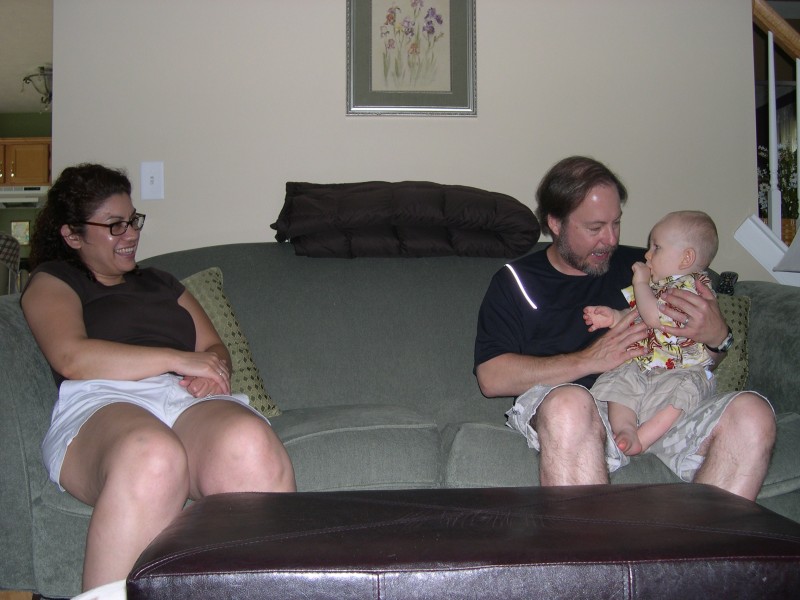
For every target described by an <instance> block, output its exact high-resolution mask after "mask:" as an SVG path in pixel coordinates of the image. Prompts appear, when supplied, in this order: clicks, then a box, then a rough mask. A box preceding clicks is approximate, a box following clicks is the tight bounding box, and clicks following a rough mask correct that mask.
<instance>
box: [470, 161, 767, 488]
mask: <svg viewBox="0 0 800 600" xmlns="http://www.w3.org/2000/svg"><path fill="white" fill-rule="evenodd" d="M536 197H537V201H538V208H537V216H538V218H539V221H540V225H541V227H542V231H543V232H544V233H549V234H550V235H551V237H552V238H553V243H552V244H551V245H550V246H548V247H547V248H546V249H545V250H543V251H542V252H536V253H534V254H531V255H528V256H526V257H523V258H521V259H518V260H516V261H514V262H512V263H511V264H510V265H507V266H506V267H504V268H503V269H501V270H500V271H499V272H498V273H497V274H496V275H495V276H494V278H493V279H492V282H491V284H490V286H489V289H488V291H487V293H486V297H485V298H484V300H483V304H482V306H481V309H480V314H479V319H478V334H477V338H476V342H475V365H476V367H475V373H476V376H477V379H478V384H479V385H480V388H481V391H482V392H483V393H484V395H486V396H517V399H516V401H515V403H514V406H513V408H512V409H511V410H510V411H509V412H508V413H507V414H508V417H509V420H508V423H509V425H510V426H511V427H513V428H514V429H517V430H518V431H520V433H522V434H523V435H525V437H526V438H527V440H528V445H529V446H530V447H532V448H535V449H537V450H539V451H540V481H541V483H542V485H582V484H600V483H608V472H609V470H611V471H613V470H615V469H617V468H619V467H621V466H624V465H625V464H627V462H628V460H629V459H628V457H627V456H625V455H624V454H623V453H622V452H621V451H620V450H619V448H617V446H616V444H615V443H614V440H613V437H612V434H611V429H610V427H609V424H608V417H607V411H606V406H605V404H604V403H597V402H595V400H594V398H593V397H592V395H591V393H590V391H589V388H591V386H592V384H593V383H594V380H595V379H596V377H597V375H598V374H600V373H603V372H605V371H609V370H611V369H613V368H615V367H617V366H619V365H621V364H622V363H624V362H625V361H626V360H628V359H630V358H633V357H635V356H640V355H642V354H644V353H645V350H644V349H641V348H640V349H631V348H632V345H633V343H634V342H636V341H638V340H641V339H642V338H644V337H645V325H644V324H641V323H634V318H635V316H636V314H635V311H632V312H631V313H630V314H629V315H627V316H626V317H625V319H624V320H623V321H622V322H621V323H620V324H619V325H618V326H617V327H614V328H613V329H610V330H607V331H606V332H605V333H602V332H589V331H588V328H587V327H586V324H585V323H584V321H583V316H582V313H583V308H584V307H585V306H586V305H601V304H602V305H607V306H611V307H614V308H625V307H626V306H627V304H626V301H625V299H624V296H623V295H622V293H621V291H620V290H621V289H622V288H624V287H627V286H628V285H630V282H631V276H632V273H631V267H632V265H633V263H634V262H636V261H642V260H643V255H644V251H643V250H637V249H634V248H627V247H624V246H623V247H619V232H620V221H621V218H622V205H623V203H624V202H625V201H626V199H627V191H626V189H625V186H624V185H623V184H622V183H621V181H620V180H619V178H618V177H617V176H616V175H615V174H614V173H612V172H611V171H610V170H609V169H608V168H607V167H606V166H605V165H603V164H602V163H599V162H597V161H595V160H593V159H590V158H586V157H580V156H576V157H570V158H566V159H564V160H562V161H560V162H559V163H557V164H556V165H555V166H553V167H552V168H551V169H550V171H549V172H548V173H547V174H546V175H545V176H544V178H543V179H542V182H541V184H540V185H539V189H538V191H537V194H536ZM665 300H667V301H668V302H669V304H671V305H672V307H674V308H672V307H670V308H667V309H665V313H666V314H667V315H668V316H670V317H672V318H673V319H674V320H675V322H676V323H679V326H678V327H664V331H665V332H667V333H673V334H678V333H679V334H680V335H682V336H685V337H690V338H692V339H694V340H696V341H699V342H702V343H704V344H706V346H707V348H708V349H709V350H710V351H711V354H712V356H713V357H714V359H715V361H716V362H717V363H719V362H720V361H721V360H722V359H723V358H724V356H725V352H726V351H727V350H728V348H729V347H730V344H731V342H732V336H731V334H730V329H729V328H728V326H727V324H726V323H725V321H724V319H723V317H722V314H721V313H720V310H719V306H718V305H717V302H716V299H715V298H714V296H713V294H712V293H711V292H710V291H707V290H704V291H701V293H700V295H695V294H691V293H689V292H686V291H674V292H670V293H669V295H668V296H665ZM774 442H775V416H774V413H773V411H772V407H771V406H770V405H769V403H768V402H767V401H766V399H765V398H763V397H762V396H760V395H758V394H755V393H753V392H741V393H731V394H726V395H718V396H716V397H714V398H713V400H712V402H711V403H709V404H706V405H704V406H703V407H702V408H701V409H699V410H698V411H695V412H692V413H689V414H684V415H683V416H682V417H681V418H680V419H679V420H678V422H676V423H675V425H674V426H673V428H672V429H671V430H670V431H669V432H668V433H667V434H666V435H665V436H664V438H663V440H662V441H661V442H660V443H659V444H658V447H656V445H654V446H653V447H652V448H651V449H650V452H652V453H655V454H656V455H657V456H658V457H659V459H661V460H662V461H663V462H664V463H665V464H666V465H667V466H668V467H669V468H670V469H671V470H672V471H673V472H674V473H676V474H677V475H678V476H679V477H681V478H682V479H684V480H686V481H695V482H698V483H709V484H713V485H716V486H718V487H721V488H723V489H725V490H728V491H730V492H733V493H735V494H738V495H740V496H743V497H745V498H748V499H750V500H755V497H756V495H757V494H758V491H759V490H760V489H761V484H762V482H763V480H764V477H765V475H766V472H767V466H768V463H769V457H770V453H771V451H772V447H773V445H774Z"/></svg>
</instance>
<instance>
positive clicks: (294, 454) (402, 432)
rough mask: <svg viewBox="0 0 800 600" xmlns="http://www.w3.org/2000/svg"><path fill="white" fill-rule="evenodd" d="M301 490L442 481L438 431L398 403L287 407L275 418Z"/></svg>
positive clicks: (399, 486)
mask: <svg viewBox="0 0 800 600" xmlns="http://www.w3.org/2000/svg"><path fill="white" fill-rule="evenodd" d="M272 423H273V426H274V428H275V431H276V432H277V434H278V436H279V437H280V438H281V440H283V443H284V445H285V446H286V451H287V452H288V453H289V457H290V458H291V459H292V464H293V465H294V470H295V477H296V480H297V489H298V491H301V492H314V491H323V490H325V491H333V490H336V491H342V490H370V489H408V488H430V487H438V485H439V430H438V427H437V426H436V423H434V422H433V420H432V419H430V418H428V417H424V416H421V415H419V414H417V413H416V412H414V411H412V410H409V409H407V408H403V407H400V406H380V405H349V406H347V405H346V406H326V407H320V408H299V409H294V410H285V411H283V414H282V415H281V416H280V417H279V418H277V419H272Z"/></svg>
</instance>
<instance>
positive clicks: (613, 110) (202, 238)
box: [53, 0, 771, 279]
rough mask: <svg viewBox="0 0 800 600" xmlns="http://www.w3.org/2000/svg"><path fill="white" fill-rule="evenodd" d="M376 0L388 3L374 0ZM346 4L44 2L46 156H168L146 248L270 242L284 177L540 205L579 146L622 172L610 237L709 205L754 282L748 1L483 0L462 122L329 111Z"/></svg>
mask: <svg viewBox="0 0 800 600" xmlns="http://www.w3.org/2000/svg"><path fill="white" fill-rule="evenodd" d="M387 1H388V0H387ZM345 4H346V3H345V0H297V1H294V2H287V1H285V0H280V1H279V0H235V1H231V2H220V1H219V0H170V1H169V2H164V1H162V0H143V1H137V2H131V1H130V0H59V1H58V2H55V3H54V5H55V7H54V8H55V14H54V68H55V82H54V87H55V101H54V107H53V121H54V123H53V137H54V151H53V163H54V171H55V172H56V173H57V172H59V171H60V170H61V169H62V168H63V167H65V166H67V165H69V164H72V163H75V162H79V161H87V160H91V161H101V162H104V163H106V164H109V165H114V166H122V167H125V168H127V169H128V171H129V173H130V174H131V175H132V179H134V182H135V184H136V186H137V187H138V178H139V163H140V162H141V161H146V160H162V161H164V163H165V172H166V177H165V179H166V196H167V197H166V199H165V200H164V201H141V200H139V199H138V192H135V196H136V197H135V199H134V200H135V203H136V205H137V207H138V208H139V209H140V210H142V211H144V212H146V213H147V215H148V219H147V228H146V235H145V236H144V239H143V241H142V243H141V249H140V254H139V256H140V257H141V258H144V257H147V256H152V255H154V254H159V253H162V252H167V251H172V250H179V249H185V248H191V247H197V246H203V245H209V244H222V243H229V242H236V241H267V240H269V241H271V240H273V235H274V231H273V230H271V229H269V224H270V223H272V222H273V221H274V220H275V219H276V217H277V215H278V212H279V210H280V208H281V206H282V203H283V194H284V184H285V182H286V181H288V180H303V181H314V182H345V181H361V180H368V179H384V180H391V181H397V180H403V179H427V180H432V181H437V182H441V183H459V184H465V185H473V186H477V187H482V188H487V189H491V190H496V191H501V192H505V193H508V194H511V195H513V196H515V197H517V198H519V199H520V200H521V201H523V202H525V203H526V204H528V205H530V206H531V207H534V200H533V193H534V189H535V186H536V184H537V182H538V180H539V178H540V177H541V175H542V174H543V173H544V171H545V170H546V169H547V168H548V167H549V166H550V165H551V164H552V163H554V162H555V161H556V160H558V159H559V158H562V157H563V156H565V155H568V154H574V153H581V154H588V155H592V156H594V157H596V158H598V159H600V160H603V161H604V162H606V163H607V164H609V165H610V166H611V167H612V168H613V169H615V170H617V171H618V172H619V173H620V175H621V176H622V178H623V179H624V181H625V182H626V184H627V185H628V187H629V191H630V194H631V200H630V202H629V203H628V206H627V208H626V210H625V219H624V227H623V242H624V243H630V244H643V243H644V242H645V239H646V234H647V231H648V230H649V228H650V226H651V225H652V223H653V222H654V220H655V219H656V218H657V217H658V216H659V215H661V214H662V213H664V212H665V211H667V210H671V209H678V208H687V207H694V208H699V209H703V210H706V211H708V212H709V213H710V214H711V215H712V216H713V217H714V219H715V220H716V222H717V224H718V227H719V230H720V237H721V249H720V253H719V255H718V258H717V260H716V261H715V263H714V267H715V268H716V269H717V270H720V271H721V270H729V269H732V270H737V271H739V272H740V274H741V275H742V278H749V279H770V278H771V276H770V274H769V273H767V272H766V271H764V270H763V269H762V268H761V267H760V266H759V265H758V264H757V263H756V262H755V261H754V260H753V259H751V258H750V257H749V255H747V253H746V252H745V251H744V250H743V249H742V248H741V247H740V246H739V245H738V243H737V242H736V241H735V240H734V239H733V232H734V231H735V229H736V228H737V227H738V226H739V224H740V223H741V222H742V221H743V220H744V219H745V218H746V217H747V216H748V214H750V213H751V212H753V210H754V197H755V188H756V181H755V172H754V164H755V126H754V117H753V114H754V100H753V59H752V25H751V5H750V0H647V1H646V2H643V1H642V0H602V1H594V0H559V1H557V2H556V1H555V0H491V1H490V0H478V5H477V31H478V34H477V36H478V37H477V47H478V117H477V118H380V117H346V116H345V68H346V65H345V18H346V15H345Z"/></svg>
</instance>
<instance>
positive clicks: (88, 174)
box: [28, 163, 131, 278]
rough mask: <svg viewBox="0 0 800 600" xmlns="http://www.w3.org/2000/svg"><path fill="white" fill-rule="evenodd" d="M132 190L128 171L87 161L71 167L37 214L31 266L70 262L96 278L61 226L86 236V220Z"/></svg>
mask: <svg viewBox="0 0 800 600" xmlns="http://www.w3.org/2000/svg"><path fill="white" fill-rule="evenodd" d="M130 193H131V182H130V180H129V179H128V176H127V174H126V173H125V171H123V170H121V169H119V170H118V169H110V168H108V167H105V166H103V165H97V164H90V163H84V164H80V165H75V166H73V167H67V168H66V169H64V170H63V171H62V172H61V175H59V177H58V179H57V180H56V181H55V183H54V184H53V186H52V187H51V188H50V191H48V192H47V202H45V205H44V207H43V208H42V210H41V211H40V212H39V215H38V216H37V217H36V222H35V223H34V226H33V233H32V234H31V252H30V257H29V259H28V260H29V262H30V268H31V270H33V269H34V268H36V266H37V265H40V264H42V263H44V262H47V261H49V260H63V261H66V262H68V263H70V264H72V265H74V266H76V267H77V268H79V269H81V270H82V271H84V272H86V273H87V275H89V277H91V278H93V276H92V274H91V272H90V271H89V269H88V268H87V267H86V265H84V264H83V261H82V260H81V258H80V256H79V255H78V252H77V251H76V250H74V249H73V248H70V247H69V246H68V245H67V243H66V242H65V241H64V239H63V237H62V235H61V227H62V226H63V225H69V228H70V231H71V232H72V233H76V234H78V235H83V234H84V232H85V231H86V225H84V223H85V222H86V221H88V220H89V219H90V218H91V216H92V215H93V214H94V213H95V211H96V210H97V209H98V208H99V207H100V205H101V204H103V202H105V201H106V200H107V199H108V198H109V197H111V196H113V195H115V194H128V195H130Z"/></svg>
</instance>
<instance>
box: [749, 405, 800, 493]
mask: <svg viewBox="0 0 800 600" xmlns="http://www.w3.org/2000/svg"><path fill="white" fill-rule="evenodd" d="M776 418H777V422H778V438H777V441H776V442H775V448H774V449H773V451H772V458H771V459H770V463H769V471H767V477H766V479H765V480H764V485H763V486H762V487H761V493H759V495H758V498H759V500H760V499H762V498H772V497H773V496H778V495H780V494H786V493H788V492H793V491H796V490H800V461H798V460H797V452H798V448H800V415H798V414H797V413H782V414H778V415H777V417H776Z"/></svg>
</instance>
